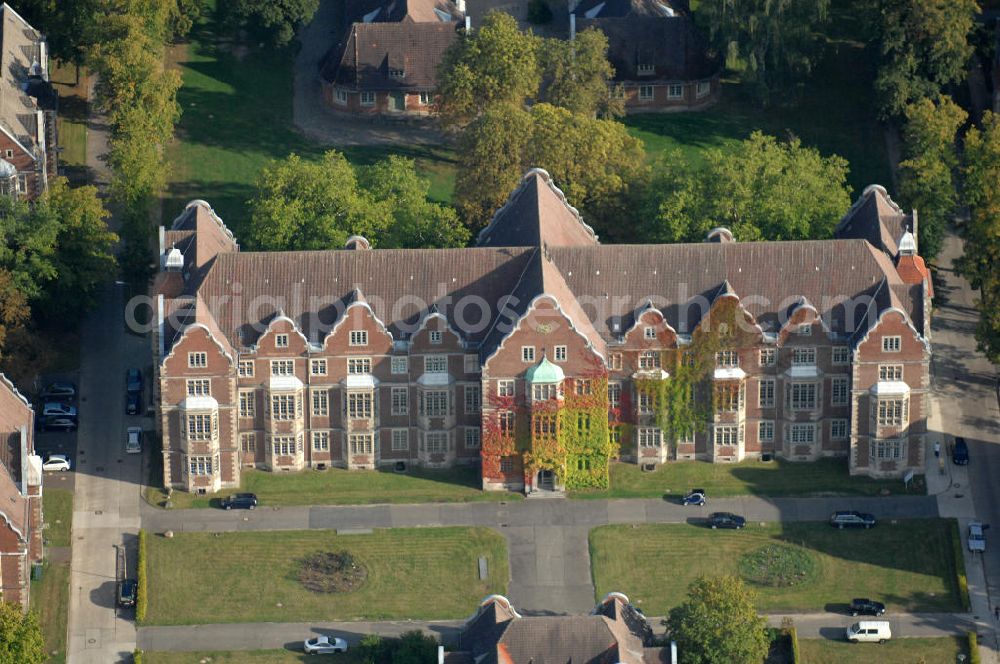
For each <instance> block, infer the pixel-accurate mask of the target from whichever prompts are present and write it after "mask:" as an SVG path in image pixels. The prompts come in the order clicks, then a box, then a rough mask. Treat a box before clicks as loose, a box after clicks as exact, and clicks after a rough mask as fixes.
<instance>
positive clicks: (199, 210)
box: [163, 200, 239, 284]
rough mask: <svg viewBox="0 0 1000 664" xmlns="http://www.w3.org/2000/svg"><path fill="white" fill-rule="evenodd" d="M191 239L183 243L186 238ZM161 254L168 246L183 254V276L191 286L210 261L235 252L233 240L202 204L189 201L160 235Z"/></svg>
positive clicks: (213, 214)
mask: <svg viewBox="0 0 1000 664" xmlns="http://www.w3.org/2000/svg"><path fill="white" fill-rule="evenodd" d="M191 237H193V238H194V242H191V241H190V240H188V241H186V242H185V239H186V238H191ZM164 244H165V246H164V247H163V250H164V251H169V249H170V248H171V247H172V246H175V245H176V248H177V249H179V250H180V251H181V253H182V254H184V272H185V273H186V274H187V275H188V279H189V280H190V281H192V282H193V283H195V284H197V283H200V282H201V280H202V279H203V278H204V276H205V273H206V272H207V271H208V267H209V265H210V264H211V263H212V260H213V259H214V258H215V256H216V255H217V254H219V253H229V252H235V251H237V250H238V249H239V244H238V243H237V242H236V237H235V236H234V235H233V234H232V232H231V231H230V230H229V229H228V228H226V225H225V224H224V223H223V222H222V219H221V218H220V217H219V216H218V215H217V214H216V213H215V211H214V210H213V209H212V206H210V205H209V204H208V203H206V202H205V201H197V200H196V201H191V202H190V203H188V204H187V206H186V207H185V208H184V212H182V213H181V214H180V215H179V216H178V217H177V218H176V219H174V223H173V225H172V226H171V227H170V230H168V231H166V232H165V233H164Z"/></svg>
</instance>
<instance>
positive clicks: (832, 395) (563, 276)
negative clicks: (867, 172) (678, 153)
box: [154, 170, 931, 492]
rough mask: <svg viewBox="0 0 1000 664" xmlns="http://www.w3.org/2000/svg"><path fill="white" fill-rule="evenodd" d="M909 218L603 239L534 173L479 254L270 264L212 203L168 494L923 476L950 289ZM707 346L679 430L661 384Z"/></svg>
mask: <svg viewBox="0 0 1000 664" xmlns="http://www.w3.org/2000/svg"><path fill="white" fill-rule="evenodd" d="M878 196H882V197H884V198H885V199H886V202H883V203H884V204H883V203H879V204H878V205H874V206H873V204H871V202H870V201H869V200H868V199H870V198H871V197H878ZM876 203H878V201H876ZM890 203H891V200H890V199H888V196H887V195H885V193H884V190H882V189H881V188H869V189H868V190H866V192H865V194H864V195H863V196H862V200H861V201H859V202H858V203H857V204H855V205H854V206H853V207H852V208H851V210H850V211H849V212H848V213H847V215H846V216H845V219H844V221H843V222H842V223H841V225H840V230H839V231H838V238H837V239H833V240H823V241H803V242H749V243H736V242H732V241H712V242H705V243H698V244H676V245H602V244H600V243H599V241H598V238H597V237H596V236H595V235H594V232H593V230H592V229H591V228H589V227H588V226H587V225H586V223H585V222H584V220H583V219H582V218H581V217H580V215H579V213H578V212H577V211H576V210H574V209H573V208H572V207H570V206H569V205H568V204H567V202H566V200H565V197H564V196H563V195H562V192H560V191H559V189H558V188H556V186H555V184H554V183H553V182H552V180H551V178H550V177H549V176H548V174H547V173H545V172H544V171H541V170H533V171H531V172H529V173H528V174H527V175H525V177H524V178H523V180H522V182H521V184H520V185H519V187H518V188H517V189H516V190H515V191H514V192H513V193H512V194H511V196H510V198H509V200H508V202H507V203H506V204H505V205H504V206H503V207H502V208H501V209H500V210H498V211H497V213H496V214H495V216H494V218H493V219H492V221H491V222H490V223H489V224H488V225H487V227H486V228H485V229H484V230H483V231H482V232H481V233H480V235H479V238H478V244H477V246H475V247H470V248H467V249H412V250H405V249H377V248H376V249H369V248H368V246H369V244H368V243H367V242H366V241H355V242H352V243H351V245H350V247H351V248H347V249H343V250H332V251H308V252H306V251H302V252H280V253H279V252H274V253H255V252H244V251H240V250H239V247H238V245H237V243H236V240H235V239H234V238H233V236H232V234H231V233H229V231H228V230H226V228H225V226H224V225H223V223H222V221H221V220H220V219H219V218H218V217H217V216H216V215H215V214H214V212H212V210H211V208H210V207H209V206H208V205H207V204H206V203H204V202H202V201H196V202H194V203H192V204H190V205H189V206H188V208H187V209H186V210H185V211H184V213H183V214H182V215H181V216H180V217H178V219H177V220H176V221H175V222H174V224H173V226H172V228H170V229H164V231H163V233H162V236H161V238H162V239H161V255H162V270H161V273H160V274H159V275H158V277H157V288H158V292H159V293H160V297H159V298H158V306H157V308H158V318H157V323H158V324H157V329H156V331H155V334H154V340H155V341H154V353H155V365H156V367H157V384H158V388H159V395H158V398H159V402H160V427H161V429H162V431H163V441H164V474H165V477H164V481H165V483H166V485H168V486H173V487H177V488H182V489H187V490H205V491H208V492H211V491H217V490H219V489H221V488H223V487H235V486H238V484H239V479H240V471H241V469H242V468H244V467H259V468H265V469H269V470H280V469H289V470H297V469H303V468H309V467H321V466H322V467H327V466H331V465H333V466H341V467H347V468H374V467H378V466H381V465H390V464H400V463H401V464H404V465H405V464H415V465H422V466H430V467H441V466H450V465H454V464H480V465H481V467H482V476H483V486H484V488H486V489H500V488H505V489H511V490H527V491H531V490H548V489H551V490H560V489H562V488H565V487H574V486H595V485H597V486H601V485H605V484H606V483H607V481H608V466H609V462H610V460H611V459H613V458H618V459H621V460H622V461H625V462H631V463H639V464H643V465H650V466H656V465H659V464H663V463H670V462H674V461H681V460H685V459H703V460H708V461H715V462H732V461H740V460H743V459H747V458H758V457H762V456H765V455H766V456H772V457H773V456H778V457H782V458H785V459H789V460H794V461H811V460H815V459H819V458H821V457H828V456H840V457H847V458H848V459H849V462H850V472H851V473H854V474H863V475H871V476H900V475H902V474H903V473H905V472H906V471H907V470H910V469H919V468H922V467H923V440H924V435H925V433H926V413H927V411H926V409H927V404H926V399H927V393H928V390H929V374H928V371H929V360H930V345H929V329H930V321H929V316H930V298H931V290H930V281H929V277H928V274H927V271H926V267H925V266H923V261H922V260H920V257H919V255H918V254H917V251H916V249H917V247H916V241H915V239H914V236H913V234H912V232H911V231H910V230H909V229H912V228H913V224H914V222H915V218H914V217H913V215H902V216H904V217H906V220H900V219H898V218H897V217H899V216H900V215H901V214H902V213H901V211H900V210H899V208H898V207H897V206H895V204H894V203H892V204H891V205H890ZM879 206H881V207H879ZM869 225H875V226H877V227H878V228H875V229H872V228H868V226H869ZM904 229H905V230H904ZM900 232H901V235H899V236H898V238H897V237H896V236H895V235H894V234H895V233H900ZM713 238H714V239H716V240H727V239H731V236H729V235H728V234H727V232H726V231H725V230H724V229H720V230H718V231H716V232H714V233H713ZM879 238H881V239H879ZM373 239H375V240H377V238H373ZM873 239H874V240H876V241H877V242H879V244H874V243H873V241H872V240H873ZM889 239H892V240H893V241H892V242H891V243H890V242H889ZM707 339H714V340H715V341H713V342H712V343H715V344H716V345H717V348H716V347H715V346H712V345H711V344H710V343H709V342H708V341H706V340H707ZM712 348H715V350H714V351H713V352H712V353H711V354H710V356H709V357H707V359H706V358H702V361H701V363H700V364H699V365H698V366H699V367H701V369H699V371H700V372H701V373H698V374H697V375H698V378H697V380H696V381H694V382H692V383H691V386H690V389H691V390H692V395H693V398H694V403H695V406H696V407H692V410H691V413H692V416H691V423H690V426H689V427H688V428H686V429H685V430H674V429H671V428H670V426H668V425H667V424H666V420H665V418H664V417H663V412H664V409H665V408H666V407H667V404H664V403H659V402H658V401H657V400H656V398H653V396H651V392H650V389H651V388H650V386H651V385H656V384H662V381H671V380H675V381H676V380H681V379H682V376H684V375H688V373H690V372H687V371H686V370H685V369H683V367H686V366H688V365H689V363H690V364H691V366H694V364H693V363H694V358H695V357H696V356H698V355H699V353H701V354H702V355H704V354H705V349H710V350H711V349H712ZM678 363H682V364H678ZM687 380H693V379H687ZM699 404H700V405H699ZM674 407H676V406H674Z"/></svg>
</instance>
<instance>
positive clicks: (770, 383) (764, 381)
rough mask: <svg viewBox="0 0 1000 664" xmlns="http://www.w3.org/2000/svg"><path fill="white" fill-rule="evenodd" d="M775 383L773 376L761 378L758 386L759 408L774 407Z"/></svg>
mask: <svg viewBox="0 0 1000 664" xmlns="http://www.w3.org/2000/svg"><path fill="white" fill-rule="evenodd" d="M774 385H775V381H774V379H773V378H761V380H760V383H759V384H758V386H757V406H758V407H759V408H774Z"/></svg>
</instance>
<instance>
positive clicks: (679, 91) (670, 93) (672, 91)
mask: <svg viewBox="0 0 1000 664" xmlns="http://www.w3.org/2000/svg"><path fill="white" fill-rule="evenodd" d="M683 96H684V86H683V85H681V84H679V83H671V84H670V85H669V86H667V99H680V98H681V97H683Z"/></svg>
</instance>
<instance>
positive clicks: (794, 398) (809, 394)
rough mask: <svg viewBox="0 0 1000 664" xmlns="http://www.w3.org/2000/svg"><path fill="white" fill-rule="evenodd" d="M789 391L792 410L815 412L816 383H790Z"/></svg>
mask: <svg viewBox="0 0 1000 664" xmlns="http://www.w3.org/2000/svg"><path fill="white" fill-rule="evenodd" d="M789 390H790V392H791V402H790V405H791V408H792V410H816V401H817V399H816V383H792V384H791V385H790V386H789Z"/></svg>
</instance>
